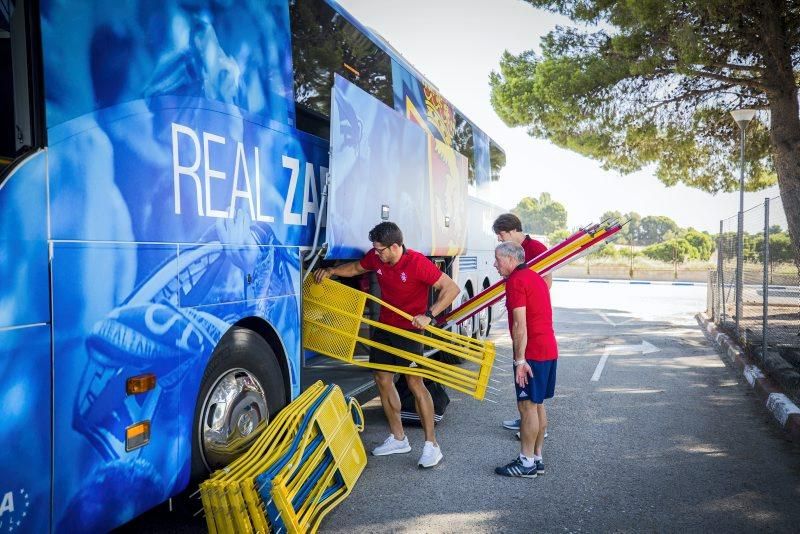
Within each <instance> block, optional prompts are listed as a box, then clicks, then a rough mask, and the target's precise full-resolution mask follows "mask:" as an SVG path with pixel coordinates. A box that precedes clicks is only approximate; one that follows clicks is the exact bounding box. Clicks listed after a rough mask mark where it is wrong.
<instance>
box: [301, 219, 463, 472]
mask: <svg viewBox="0 0 800 534" xmlns="http://www.w3.org/2000/svg"><path fill="white" fill-rule="evenodd" d="M369 240H370V241H372V249H371V250H370V251H369V252H367V253H366V254H365V255H364V257H363V258H361V260H359V261H353V262H350V263H345V264H342V265H338V266H336V267H326V268H324V269H318V270H317V271H315V272H314V279H315V280H316V281H317V282H318V283H319V282H321V281H322V280H324V279H325V278H328V277H329V276H331V275H337V276H344V277H351V276H356V275H359V274H363V273H366V272H368V271H375V272H376V274H377V276H378V285H379V286H380V288H381V298H382V299H383V300H384V301H385V302H387V303H388V304H391V305H392V306H394V307H395V308H399V309H401V310H403V311H404V312H406V313H408V314H409V315H412V316H414V317H413V320H412V321H408V320H407V319H404V318H403V317H401V316H399V315H398V314H396V313H395V312H393V311H391V310H389V309H386V308H381V313H380V317H379V319H378V320H379V321H380V322H382V323H384V324H388V325H391V326H395V327H397V328H402V329H404V330H412V331H418V330H420V329H422V328H425V327H426V326H428V325H429V324H430V323H431V321H433V318H434V317H436V316H437V315H439V314H440V313H442V312H443V311H444V310H445V309H447V307H448V306H449V305H450V304H451V303H452V302H453V301H454V300H455V298H456V297H457V296H458V294H459V293H460V292H461V290H460V289H459V287H458V285H457V284H456V283H455V282H454V281H453V280H452V279H451V278H450V277H449V276H447V275H446V274H444V273H443V272H441V271H440V270H439V269H438V268H437V267H436V265H434V264H433V262H432V261H431V260H429V259H428V258H426V257H425V256H423V255H422V254H420V253H419V252H416V251H414V250H411V249H407V248H406V247H405V245H403V233H402V232H401V231H400V228H399V227H398V226H397V225H396V224H395V223H393V222H382V223H380V224H379V225H377V226H376V227H375V228H373V229H372V230H370V232H369ZM430 288H433V289H435V290H437V291H438V294H437V298H436V302H434V303H433V305H432V306H430V307H428V292H429V289H430ZM372 340H373V341H375V342H378V343H381V344H383V345H389V346H392V347H396V348H399V349H402V350H404V351H407V352H413V353H415V354H422V352H423V351H422V348H423V347H422V344H421V343H419V342H416V341H412V340H410V339H408V338H405V337H402V336H399V335H396V334H393V333H391V332H387V331H386V330H383V329H379V328H377V329H375V333H374V335H373V337H372ZM369 361H370V362H372V363H382V364H388V365H404V366H407V365H409V364H410V362H409V361H408V360H406V359H404V358H400V357H398V356H395V355H394V354H390V353H388V352H386V351H383V350H380V349H378V348H376V347H370V355H369ZM374 377H375V383H376V384H377V386H378V394H379V395H380V398H381V404H382V405H383V411H384V413H385V414H386V420H387V421H388V422H389V430H390V431H391V435H389V437H388V438H386V441H384V442H383V444H382V445H379V446H378V447H376V448H375V449H373V450H372V454H373V455H375V456H386V455H389V454H401V453H406V452H410V451H411V445H410V444H409V442H408V437H407V436H406V435H405V432H404V431H403V423H402V421H401V420H400V396H399V395H398V393H397V388H396V387H395V385H394V373H392V372H389V371H375V372H374ZM406 382H407V383H408V389H410V390H411V393H412V394H413V395H414V401H415V403H416V407H417V413H419V418H420V421H421V422H422V428H423V430H424V432H425V445H424V446H423V448H422V456H421V457H420V459H419V462H418V464H419V466H420V467H433V466H435V465H436V464H438V463H439V462H440V461H441V460H442V451H441V449H440V448H439V444H438V443H437V441H436V434H435V433H434V429H433V399H432V398H431V394H430V392H428V389H427V388H426V387H425V384H424V383H423V382H422V378H421V377H419V376H413V375H406Z"/></svg>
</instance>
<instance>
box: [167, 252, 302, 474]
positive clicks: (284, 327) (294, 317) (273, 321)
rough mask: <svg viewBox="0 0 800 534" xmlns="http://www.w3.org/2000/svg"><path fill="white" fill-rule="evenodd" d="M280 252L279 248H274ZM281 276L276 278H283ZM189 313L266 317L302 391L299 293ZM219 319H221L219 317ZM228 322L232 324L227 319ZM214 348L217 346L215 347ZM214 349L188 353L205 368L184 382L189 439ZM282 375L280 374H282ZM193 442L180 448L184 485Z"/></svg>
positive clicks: (295, 389)
mask: <svg viewBox="0 0 800 534" xmlns="http://www.w3.org/2000/svg"><path fill="white" fill-rule="evenodd" d="M274 252H277V249H275V250H274ZM279 279H280V278H279V277H277V278H273V280H279ZM182 310H183V312H184V313H186V314H192V315H193V316H198V317H203V318H205V320H203V321H200V322H201V323H203V322H206V321H208V320H211V318H214V319H217V318H226V319H225V321H229V322H230V324H233V323H234V322H235V321H236V320H238V319H239V318H242V317H260V318H262V319H264V320H265V321H266V322H267V323H269V325H270V326H271V327H272V328H274V329H275V331H276V332H277V333H278V336H279V338H280V341H281V344H282V347H276V351H275V352H276V356H278V357H280V356H279V355H278V351H279V350H282V351H283V352H284V353H285V354H286V355H288V356H289V358H288V365H289V380H290V382H291V384H290V388H291V395H292V397H295V396H297V395H299V394H300V362H299V360H298V359H297V358H296V357H295V356H294V355H298V354H300V326H299V325H300V302H299V295H291V294H287V295H284V296H276V297H270V298H263V299H252V300H248V301H243V302H238V303H228V304H219V305H207V306H199V307H197V308H191V309H187V308H183V309H182ZM217 320H219V319H217ZM224 324H226V325H228V323H227V322H225V323H224ZM212 348H213V347H212ZM210 356H211V353H210V352H209V353H205V352H203V351H199V352H194V353H188V354H187V356H186V358H187V359H186V362H187V363H186V364H185V365H187V366H188V367H189V369H193V370H194V369H196V370H199V371H201V372H197V373H195V372H189V373H187V375H186V377H185V380H184V381H183V382H182V384H181V388H182V394H181V400H180V408H179V411H180V418H179V425H180V428H181V430H180V434H181V436H185V437H186V438H187V439H188V438H190V437H191V436H192V430H193V429H192V426H191V425H192V422H193V420H194V412H195V408H196V402H197V400H198V399H197V394H198V392H199V390H200V383H201V380H202V377H203V376H202V375H203V373H202V371H203V370H205V368H206V366H207V365H208V359H209V357H210ZM279 378H280V377H279ZM191 452H192V448H191V443H190V442H188V441H184V440H183V439H182V440H181V447H180V450H179V462H180V464H181V466H182V470H181V478H180V479H179V480H178V484H177V487H178V488H180V489H182V488H184V487H185V486H186V484H188V482H189V467H190V465H189V462H190V460H191Z"/></svg>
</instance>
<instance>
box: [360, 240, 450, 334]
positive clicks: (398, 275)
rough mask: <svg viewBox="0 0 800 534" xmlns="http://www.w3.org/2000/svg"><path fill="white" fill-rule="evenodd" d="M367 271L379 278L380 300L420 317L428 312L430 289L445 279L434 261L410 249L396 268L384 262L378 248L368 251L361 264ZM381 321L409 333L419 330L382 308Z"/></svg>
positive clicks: (409, 322) (395, 265)
mask: <svg viewBox="0 0 800 534" xmlns="http://www.w3.org/2000/svg"><path fill="white" fill-rule="evenodd" d="M359 263H360V264H361V267H363V268H364V269H366V270H368V271H375V272H376V273H377V275H378V285H379V286H380V288H381V299H382V300H384V301H385V302H387V303H389V304H391V305H392V306H394V307H395V308H399V309H401V310H403V311H404V312H406V313H408V314H410V315H411V316H415V315H421V314H423V313H425V310H427V309H428V290H429V289H430V287H431V286H432V285H433V284H435V283H436V282H438V281H439V278H440V277H441V276H442V271H440V270H439V269H438V268H437V267H436V265H434V264H433V262H432V261H431V260H429V259H428V258H426V257H425V256H423V255H422V254H420V253H419V252H417V251H415V250H411V249H409V248H407V249H406V250H405V252H404V253H403V255H402V256H401V257H400V261H398V262H397V263H396V264H394V265H389V264H388V263H383V262H382V261H381V260H380V258H378V255H377V254H375V249H371V250H370V251H369V252H367V253H366V254H365V255H364V257H363V258H361V261H360V262H359ZM378 320H379V321H380V322H382V323H384V324H388V325H392V326H396V327H398V328H404V329H406V330H416V328H414V326H413V325H412V324H411V321H408V320H406V319H404V318H402V317H400V316H399V315H397V314H396V313H395V312H393V311H392V310H389V309H387V308H383V307H382V308H381V314H380V318H379V319H378Z"/></svg>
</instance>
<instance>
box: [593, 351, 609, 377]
mask: <svg viewBox="0 0 800 534" xmlns="http://www.w3.org/2000/svg"><path fill="white" fill-rule="evenodd" d="M608 355H609V350H608V348H606V350H604V351H603V356H602V357H601V358H600V361H599V362H597V367H595V369H594V374H593V375H592V379H591V382H597V381H598V380H600V373H602V372H603V367H605V366H606V360H608Z"/></svg>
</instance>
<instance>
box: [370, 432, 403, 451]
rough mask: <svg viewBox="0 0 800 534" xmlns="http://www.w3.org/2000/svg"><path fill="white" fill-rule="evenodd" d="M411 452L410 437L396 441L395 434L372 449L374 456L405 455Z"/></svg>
mask: <svg viewBox="0 0 800 534" xmlns="http://www.w3.org/2000/svg"><path fill="white" fill-rule="evenodd" d="M405 452H411V445H409V443H408V436H405V437H404V438H403V439H395V437H394V434H389V437H388V438H386V441H384V442H383V444H381V445H378V446H377V447H375V448H374V449H372V455H373V456H388V455H390V454H403V453H405Z"/></svg>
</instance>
